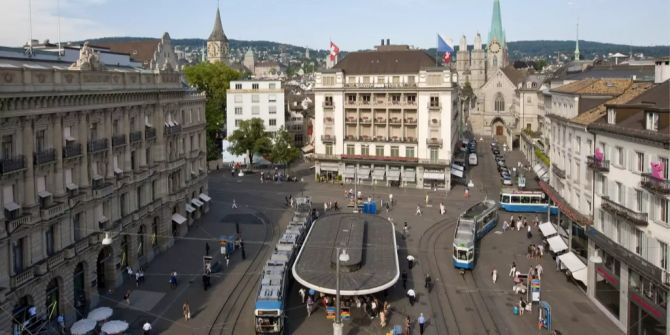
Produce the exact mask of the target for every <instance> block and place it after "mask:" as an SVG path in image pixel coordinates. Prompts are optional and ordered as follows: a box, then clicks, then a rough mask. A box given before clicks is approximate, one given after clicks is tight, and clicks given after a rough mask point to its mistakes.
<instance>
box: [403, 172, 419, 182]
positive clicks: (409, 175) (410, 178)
mask: <svg viewBox="0 0 670 335" xmlns="http://www.w3.org/2000/svg"><path fill="white" fill-rule="evenodd" d="M402 181H405V182H410V183H413V182H415V181H416V171H414V170H410V169H405V171H403V172H402Z"/></svg>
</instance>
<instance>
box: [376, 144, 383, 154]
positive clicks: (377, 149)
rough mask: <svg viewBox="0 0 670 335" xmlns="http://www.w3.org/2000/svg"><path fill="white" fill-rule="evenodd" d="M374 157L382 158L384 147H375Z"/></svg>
mask: <svg viewBox="0 0 670 335" xmlns="http://www.w3.org/2000/svg"><path fill="white" fill-rule="evenodd" d="M375 156H384V146H383V145H377V146H375Z"/></svg>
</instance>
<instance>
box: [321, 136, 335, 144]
mask: <svg viewBox="0 0 670 335" xmlns="http://www.w3.org/2000/svg"><path fill="white" fill-rule="evenodd" d="M321 142H323V143H335V135H321Z"/></svg>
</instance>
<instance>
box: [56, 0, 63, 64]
mask: <svg viewBox="0 0 670 335" xmlns="http://www.w3.org/2000/svg"><path fill="white" fill-rule="evenodd" d="M56 7H57V14H58V58H60V57H61V56H63V48H62V47H61V43H60V0H57V1H56Z"/></svg>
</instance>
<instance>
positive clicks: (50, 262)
mask: <svg viewBox="0 0 670 335" xmlns="http://www.w3.org/2000/svg"><path fill="white" fill-rule="evenodd" d="M64 261H65V252H59V253H57V254H55V255H53V256H51V257H49V259H47V267H48V268H49V270H55V269H56V267H58V265H60V264H61V263H63V262H64Z"/></svg>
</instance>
